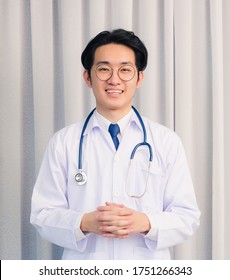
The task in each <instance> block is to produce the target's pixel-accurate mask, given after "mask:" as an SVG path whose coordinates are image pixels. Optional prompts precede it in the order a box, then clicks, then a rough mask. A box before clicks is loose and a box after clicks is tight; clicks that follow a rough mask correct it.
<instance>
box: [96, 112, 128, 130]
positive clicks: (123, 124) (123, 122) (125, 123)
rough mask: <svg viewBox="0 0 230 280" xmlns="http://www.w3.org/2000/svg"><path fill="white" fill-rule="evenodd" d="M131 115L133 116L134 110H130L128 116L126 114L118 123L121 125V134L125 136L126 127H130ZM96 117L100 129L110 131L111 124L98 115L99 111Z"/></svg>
mask: <svg viewBox="0 0 230 280" xmlns="http://www.w3.org/2000/svg"><path fill="white" fill-rule="evenodd" d="M131 115H132V110H130V111H129V112H128V114H126V115H125V116H124V117H123V118H121V119H120V120H119V121H118V122H117V124H118V125H119V128H120V134H121V135H123V133H124V131H125V129H126V127H127V126H128V124H129V121H130V117H131ZM95 116H96V118H97V120H98V123H99V125H100V127H101V128H102V129H104V130H106V131H108V129H109V125H110V124H111V122H110V121H109V120H107V119H106V118H105V117H103V116H102V115H101V114H100V113H98V111H96V112H95Z"/></svg>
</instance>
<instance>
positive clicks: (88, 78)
mask: <svg viewBox="0 0 230 280" xmlns="http://www.w3.org/2000/svg"><path fill="white" fill-rule="evenodd" d="M83 78H84V80H85V83H86V85H87V86H88V87H89V88H92V83H91V78H90V76H89V73H88V71H87V70H84V72H83Z"/></svg>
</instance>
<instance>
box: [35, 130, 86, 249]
mask: <svg viewBox="0 0 230 280" xmlns="http://www.w3.org/2000/svg"><path fill="white" fill-rule="evenodd" d="M66 192H67V159H66V155H65V153H64V144H63V139H61V137H60V135H59V134H56V135H54V136H53V138H52V139H51V140H50V143H49V145H48V147H47V150H46V152H45V155H44V158H43V161H42V164H41V168H40V171H39V174H38V178H37V181H36V183H35V186H34V190H33V195H32V205H31V216H30V221H31V223H32V224H33V225H34V226H35V228H36V229H37V230H38V232H39V233H40V235H41V237H42V238H44V239H46V240H48V241H50V242H51V243H54V244H56V245H59V246H61V247H64V248H69V249H75V250H78V251H84V250H85V248H86V244H87V237H86V236H85V235H84V234H83V232H82V231H81V230H80V223H81V218H82V216H83V213H81V212H76V211H74V210H71V209H69V207H68V199H67V195H66Z"/></svg>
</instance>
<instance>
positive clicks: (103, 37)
mask: <svg viewBox="0 0 230 280" xmlns="http://www.w3.org/2000/svg"><path fill="white" fill-rule="evenodd" d="M112 43H114V44H120V45H125V46H126V47H129V48H131V49H132V50H133V51H134V53H135V63H136V67H137V69H138V71H143V70H144V69H145V68H146V66H147V60H148V51H147V49H146V47H145V45H144V43H143V42H142V41H141V40H140V39H139V38H138V37H137V36H136V35H135V34H134V33H133V32H132V31H127V30H124V29H115V30H113V31H111V32H110V31H102V32H100V33H99V34H98V35H97V36H96V37H94V38H93V39H92V40H91V41H89V43H88V45H87V46H86V48H85V49H84V51H83V52H82V55H81V62H82V65H83V67H84V68H85V69H86V70H87V71H88V72H89V73H90V70H91V67H92V65H93V61H94V54H95V51H96V49H97V48H98V47H100V46H103V45H108V44H112Z"/></svg>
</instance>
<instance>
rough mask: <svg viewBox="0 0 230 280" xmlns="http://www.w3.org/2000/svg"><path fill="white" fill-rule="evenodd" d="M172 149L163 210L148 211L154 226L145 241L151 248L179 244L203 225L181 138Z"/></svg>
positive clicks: (162, 247)
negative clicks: (200, 220) (200, 224)
mask: <svg viewBox="0 0 230 280" xmlns="http://www.w3.org/2000/svg"><path fill="white" fill-rule="evenodd" d="M169 150H170V152H169V154H170V156H169V157H170V158H171V159H170V161H169V163H168V166H167V167H166V168H167V171H166V173H167V176H166V184H165V191H164V197H163V211H158V212H157V211H156V212H155V213H151V212H149V213H147V215H148V218H149V220H150V224H151V230H150V231H149V232H148V234H147V235H146V236H145V242H146V245H147V247H148V248H149V249H150V250H154V249H164V248H168V247H171V246H174V245H176V244H179V243H181V242H183V241H185V240H186V239H187V238H188V237H190V236H191V235H192V234H193V233H194V232H195V231H196V229H197V227H198V226H199V217H200V211H199V209H198V206H197V202H196V197H195V193H194V189H193V184H192V180H191V176H190V172H189V169H188V164H187V160H186V157H185V153H184V149H183V146H182V143H181V141H180V140H179V139H178V141H177V145H174V148H172V147H170V149H169ZM173 158H175V159H174V160H172V159H173Z"/></svg>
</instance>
